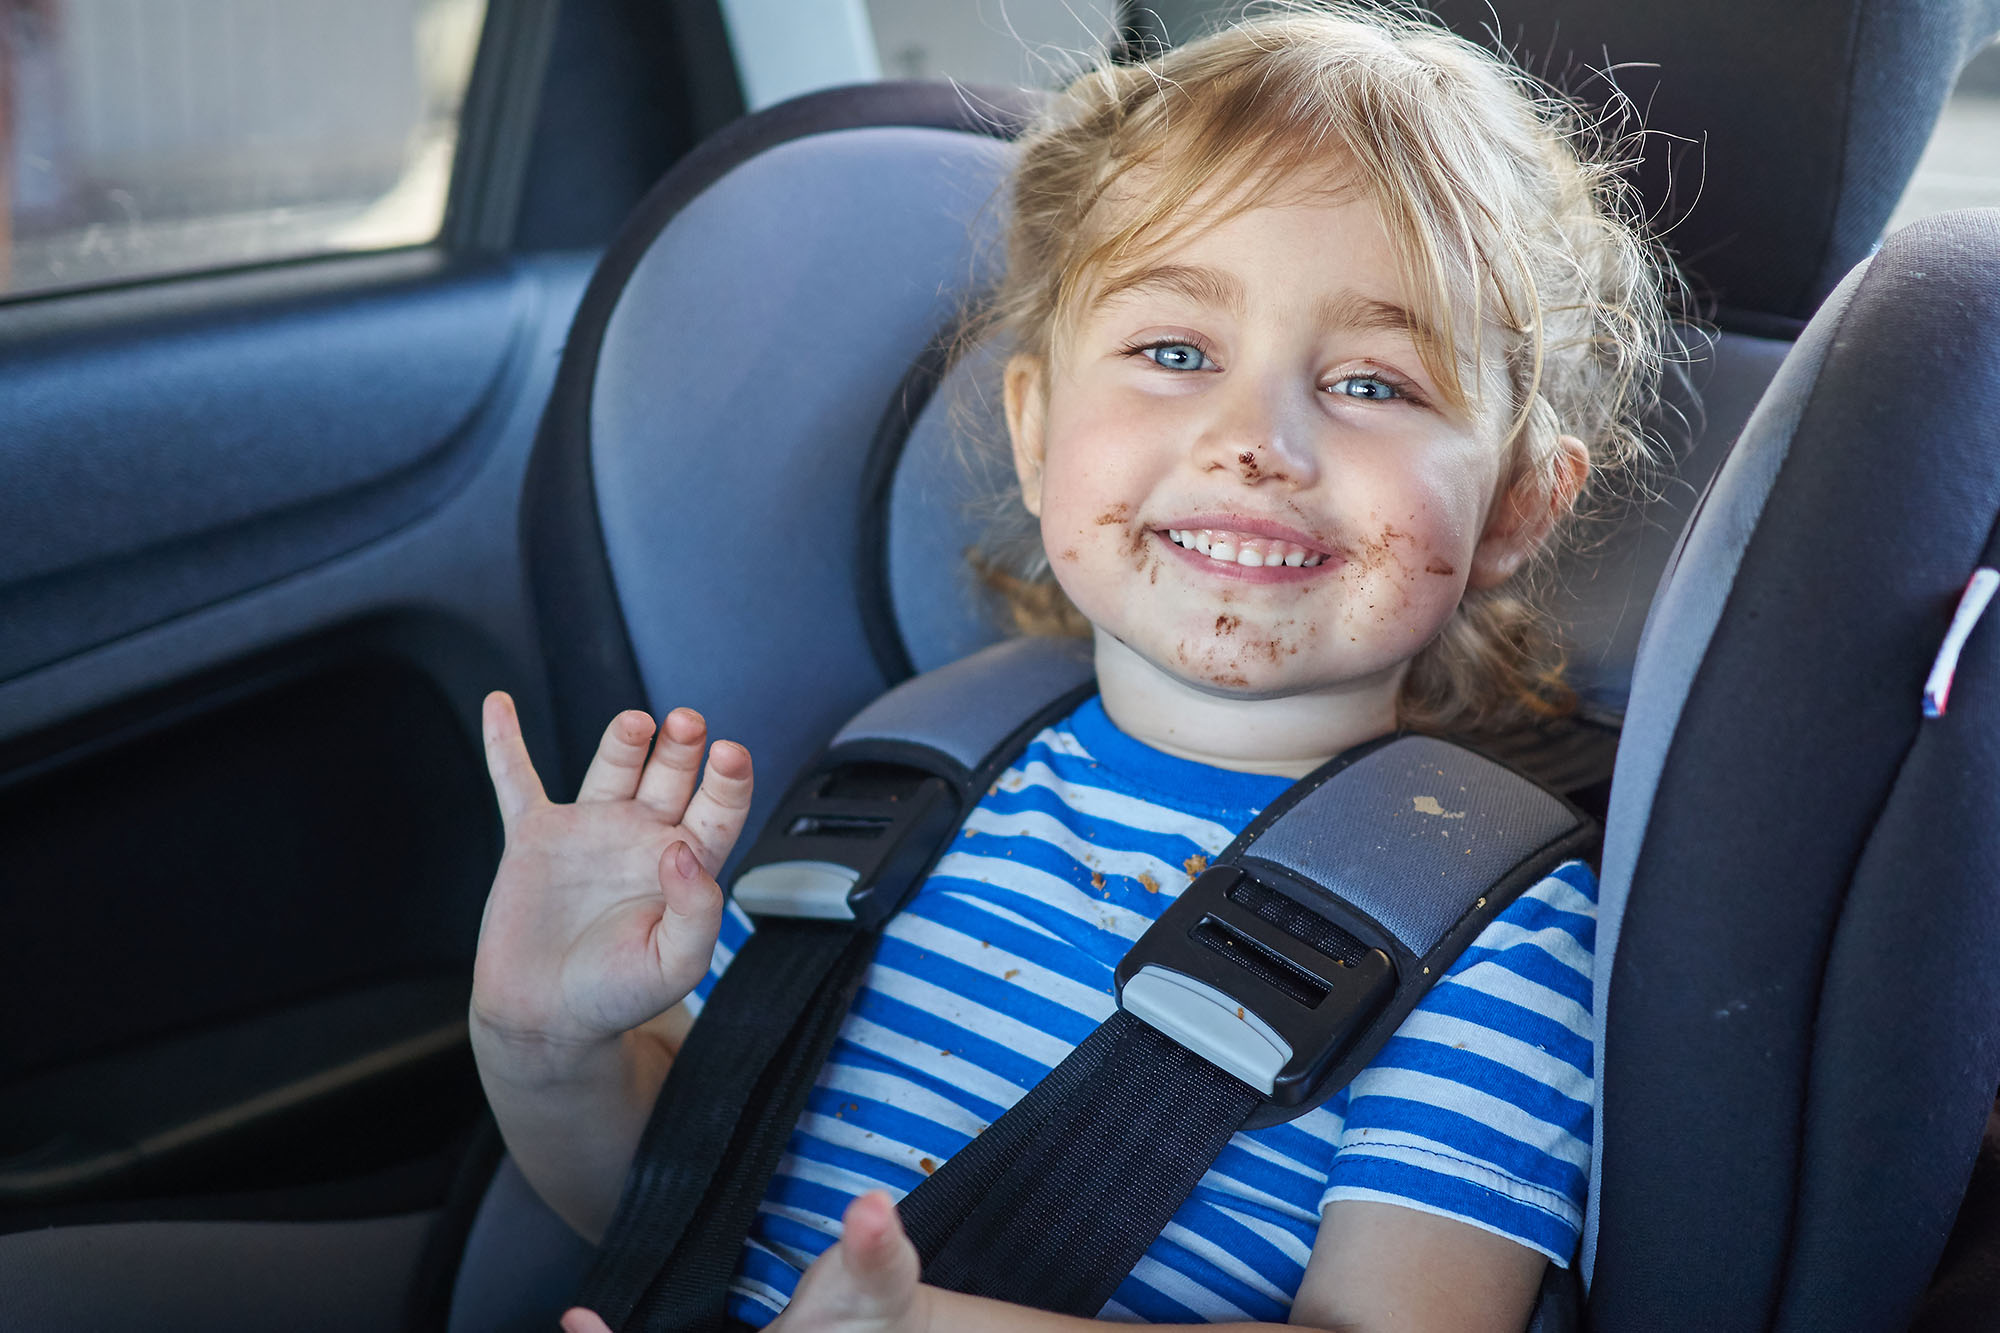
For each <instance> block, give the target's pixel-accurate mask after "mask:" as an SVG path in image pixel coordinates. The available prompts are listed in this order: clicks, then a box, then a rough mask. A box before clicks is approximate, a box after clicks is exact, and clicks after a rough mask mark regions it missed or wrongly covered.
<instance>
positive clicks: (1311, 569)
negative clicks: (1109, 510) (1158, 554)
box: [1153, 530, 1340, 583]
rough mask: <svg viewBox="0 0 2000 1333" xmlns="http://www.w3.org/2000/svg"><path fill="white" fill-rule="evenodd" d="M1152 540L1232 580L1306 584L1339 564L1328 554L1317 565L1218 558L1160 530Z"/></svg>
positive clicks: (1217, 575)
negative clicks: (1275, 563) (1260, 563)
mask: <svg viewBox="0 0 2000 1333" xmlns="http://www.w3.org/2000/svg"><path fill="white" fill-rule="evenodd" d="M1153 540H1154V541H1156V542H1158V543H1159V544H1160V545H1162V546H1164V547H1166V548H1167V549H1168V550H1169V551H1171V552H1173V553H1174V554H1175V555H1177V556H1179V557H1180V558H1181V560H1182V561H1184V562H1185V563H1187V564H1188V565H1190V566H1192V567H1193V568H1196V569H1199V570H1202V571H1203V572H1205V573H1207V574H1210V575H1212V576H1213V577H1215V578H1219V579H1227V580H1228V581H1230V582H1232V583H1304V582H1305V581H1306V580H1308V579H1313V578H1318V577H1319V576H1320V575H1322V574H1324V573H1326V572H1327V571H1328V570H1330V569H1333V568H1334V567H1336V566H1337V565H1339V564H1340V557H1339V556H1337V555H1329V556H1327V557H1325V558H1324V559H1322V560H1321V561H1320V562H1319V563H1318V564H1316V565H1239V564H1237V563H1236V562H1235V561H1234V560H1215V559H1212V558H1210V557H1208V556H1205V555H1203V554H1202V553H1201V552H1200V551H1191V550H1189V549H1188V548H1187V547H1185V546H1182V545H1181V544H1180V543H1179V542H1177V541H1174V540H1173V539H1172V538H1170V537H1168V536H1167V535H1166V534H1165V533H1163V532H1160V531H1158V530H1155V531H1154V532H1153Z"/></svg>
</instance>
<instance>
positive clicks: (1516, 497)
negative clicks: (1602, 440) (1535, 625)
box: [1466, 435, 1590, 588]
mask: <svg viewBox="0 0 2000 1333" xmlns="http://www.w3.org/2000/svg"><path fill="white" fill-rule="evenodd" d="M1589 476H1590V450H1589V449H1587V448H1585V447H1584V443H1583V441H1582V440H1579V439H1577V438H1576V436H1574V435H1565V436H1563V437H1562V438H1561V439H1559V440H1557V441H1556V454H1555V457H1554V458H1552V459H1550V460H1549V470H1548V473H1547V475H1546V476H1534V475H1530V474H1524V475H1522V476H1521V477H1519V478H1517V479H1516V480H1515V482H1514V484H1513V485H1512V486H1510V487H1508V488H1507V491H1506V493H1505V494H1503V495H1502V496H1501V497H1500V499H1499V501H1498V502H1497V503H1496V504H1494V506H1493V512H1492V514H1490V515H1489V516H1488V517H1487V520H1486V531H1484V532H1482V533H1481V534H1480V535H1479V545H1478V546H1476V547H1474V548H1473V550H1472V572H1471V574H1470V575H1469V576H1468V577H1467V579H1466V583H1467V585H1468V586H1470V587H1473V588H1494V587H1498V586H1499V585H1500V584H1502V583H1505V582H1506V581H1507V580H1508V579H1509V578H1511V577H1513V575H1514V571H1515V570H1517V569H1519V568H1520V567H1521V566H1522V564H1523V563H1525V562H1526V560H1527V559H1528V557H1529V556H1531V555H1533V554H1534V553H1535V552H1536V551H1537V550H1538V549H1540V547H1541V544H1542V543H1543V542H1545V541H1547V540H1548V537H1549V533H1550V532H1552V531H1554V529H1555V526H1556V524H1557V523H1558V522H1559V521H1560V520H1561V519H1562V516H1563V515H1564V514H1567V513H1568V512H1569V511H1570V506H1572V505H1574V504H1575V503H1576V497H1577V496H1578V495H1580V494H1582V493H1583V483H1584V480H1585V478H1587V477H1589Z"/></svg>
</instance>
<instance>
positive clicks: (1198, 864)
mask: <svg viewBox="0 0 2000 1333" xmlns="http://www.w3.org/2000/svg"><path fill="white" fill-rule="evenodd" d="M1181 869H1183V870H1185V871H1187V876H1188V878H1189V879H1193V878H1194V877H1195V876H1196V875H1199V874H1200V873H1201V872H1202V871H1204V870H1206V869H1208V858H1207V857H1205V856H1203V855H1202V854H1201V853H1200V852H1196V853H1195V854H1194V855H1193V856H1190V857H1189V858H1188V859H1187V860H1185V861H1183V862H1181Z"/></svg>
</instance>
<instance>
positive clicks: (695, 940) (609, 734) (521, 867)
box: [472, 693, 751, 1073]
mask: <svg viewBox="0 0 2000 1333" xmlns="http://www.w3.org/2000/svg"><path fill="white" fill-rule="evenodd" d="M484 723H485V735H486V762H487V769H488V771H489V772H490V773H491V774H492V778H493V788H494V791H495V793H496V794H497V795H498V797H499V801H500V815H501V818H502V820H503V822H504V823H505V825H506V830H507V850H506V854H505V855H504V856H502V858H501V860H500V869H499V872H498V873H497V874H496V875H495V876H494V880H493V891H492V893H491V894H490V895H489V896H488V897H487V900H486V915H485V918H484V920H483V921H482V922H481V924H480V928H479V954H478V957H477V959H476V960H475V962H474V965H473V975H472V1013H473V1021H474V1025H475V1027H476V1028H479V1029H483V1030H484V1031H483V1032H481V1033H478V1034H477V1035H480V1036H482V1037H484V1038H486V1039H488V1040H492V1039H498V1040H499V1041H500V1042H501V1043H502V1044H503V1045H504V1046H505V1047H506V1048H507V1049H508V1050H509V1052H510V1054H512V1055H514V1056H517V1057H520V1056H525V1057H527V1058H528V1059H529V1060H530V1061H531V1062H539V1061H542V1060H547V1061H550V1062H551V1064H550V1065H549V1066H548V1067H546V1068H545V1070H544V1071H543V1072H557V1073H559V1072H560V1069H561V1067H562V1062H563V1057H564V1055H565V1053H566V1052H567V1051H568V1050H570V1049H573V1048H580V1047H585V1046H591V1045H595V1044H596V1043H599V1042H601V1041H603V1040H604V1039H606V1038H610V1037H614V1036H616V1035H617V1034H619V1033H621V1032H624V1031H626V1030H627V1029H629V1028H632V1027H635V1026H637V1025H638V1024H640V1023H643V1022H645V1021H646V1020H648V1019H650V1018H652V1017H654V1016H655V1015H657V1014H659V1013H661V1012H662V1011H664V1010H666V1009H668V1008H670V1007H671V1006H673V1005H674V1004H677V1003H679V1001H680V1000H681V999H682V998H683V997H684V996H686V995H687V993H688V992H689V991H690V990H691V989H693V987H694V985H695V983H696V982H698V981H700V980H701V978H702V976H703V974H704V973H705V972H706V971H707V970H708V964H709V957H710V955H711V954H712V952H713V951H714V948H715V936H716V931H717V929H718V927H719V926H720V924H721V921H722V891H721V890H720V889H719V888H718V887H717V886H716V883H715V878H714V876H715V872H716V870H717V869H718V868H719V867H720V866H721V865H722V862H723V860H724V858H725V857H727V856H728V855H729V850H730V848H731V847H733V846H734V845H735V843H736V838H737V835H738V834H740V833H741V832H742V831H743V821H744V817H745V815H746V814H747V813H748V811H749V808H750V788H751V778H750V755H749V752H748V751H746V750H745V749H744V748H743V747H742V746H740V745H736V744H733V743H731V742H728V741H722V742H718V743H717V744H716V745H715V747H714V748H713V749H712V750H709V751H708V764H707V771H706V772H703V770H702V754H703V751H704V749H705V748H706V743H707V739H708V728H707V725H706V723H704V722H703V720H702V718H701V715H700V714H699V713H696V712H694V711H692V710H691V709H686V708H680V709H676V710H674V711H673V712H672V713H669V714H668V715H667V718H666V721H665V722H664V723H662V724H661V727H660V737H659V744H658V745H656V746H655V747H654V748H653V753H652V756H651V758H648V757H647V753H646V747H647V745H648V743H649V742H651V741H652V740H653V720H652V718H650V717H649V716H647V715H646V714H644V713H640V712H628V713H620V714H619V715H618V716H617V717H615V718H613V719H612V720H611V725H610V726H609V727H608V728H606V730H605V733H604V740H603V742H602V743H601V744H600V745H599V746H598V750H597V756H596V758H595V759H593V760H592V761H591V765H590V771H589V772H588V773H586V774H585V775H584V779H583V786H582V788H581V789H580V790H579V791H578V793H577V799H576V803H575V804H574V805H557V804H555V803H553V802H551V801H550V800H549V798H548V796H547V795H546V794H545V793H544V792H543V790H542V784H541V780H540V778H538V777H537V776H536V775H535V770H534V766H533V764H532V763H531V762H530V761H529V758H528V751H527V747H526V746H525V745H524V744H523V743H522V741H521V724H520V719H519V717H518V716H517V715H516V714H515V711H514V703H513V700H511V699H509V698H508V697H507V696H506V695H505V694H500V693H495V694H491V695H488V696H487V699H486V707H485V717H484ZM697 777H699V779H700V781H699V783H697V781H696V779H697ZM531 1067H532V1066H531Z"/></svg>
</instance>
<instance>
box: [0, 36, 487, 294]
mask: <svg viewBox="0 0 2000 1333" xmlns="http://www.w3.org/2000/svg"><path fill="white" fill-rule="evenodd" d="M485 11H486V0H284V3H283V4H282V5H278V4H273V3H272V0H143V3H135V2H134V0H0V297H7V296H14V297H18V296H24V295H33V294H37V293H45V292H50V291H56V290H63V289H70V288H78V287H89V286H98V285H102V284H105V283H113V282H122V281H128V280H131V279H134V278H144V277H152V276H156V275H162V274H169V273H184V272H189V271H194V270H200V269H207V268H217V267H235V266H238V265H243V264H249V263H258V262H264V261H268V260H273V259H281V258H296V257H301V256H306V255H316V254H326V253H333V252H340V251H355V250H376V249H388V248H393V247H397V246H406V245H416V244H422V243H425V242H428V241H431V240H434V239H435V238H436V237H437V236H438V234H439V231H440V228H441V227H442V225H443V220H444V211H445V203H446V196H447V193H448V189H449V185H450V180H451V170H452V151H453V147H454V144H455V142H456V139H457V129H458V116H459V109H460V105H461V103H462V102H463V100H464V96H465V87H466V81H467V79H468V77H469V75H470V72H471V68H472V57H473V51H474V48H475V47H476V46H477V45H478V37H479V31H480V27H481V24H482V23H483V22H484V19H485Z"/></svg>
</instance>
